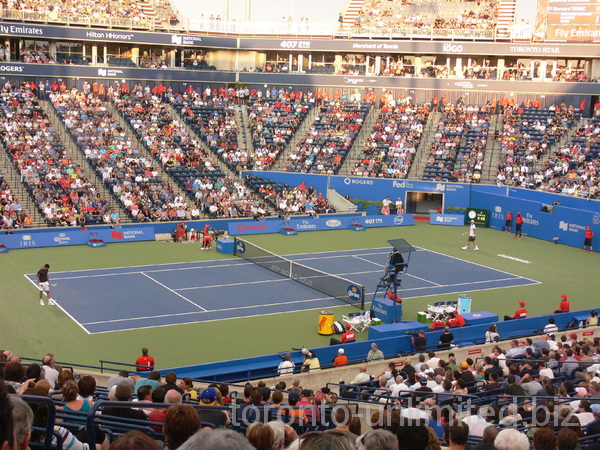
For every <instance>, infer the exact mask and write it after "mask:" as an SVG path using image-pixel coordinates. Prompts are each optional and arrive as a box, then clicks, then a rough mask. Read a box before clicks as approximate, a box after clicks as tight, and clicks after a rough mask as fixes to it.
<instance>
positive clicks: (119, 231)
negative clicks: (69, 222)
mask: <svg viewBox="0 0 600 450" xmlns="http://www.w3.org/2000/svg"><path fill="white" fill-rule="evenodd" d="M92 233H93V234H94V238H95V239H102V240H103V241H104V242H107V243H111V242H134V241H153V240H154V239H155V237H154V227H144V228H114V229H101V230H94V231H91V232H90V230H87V231H82V230H79V229H76V230H73V229H57V230H56V231H42V232H31V233H28V232H24V233H21V232H19V233H15V234H9V235H2V236H0V244H3V245H5V246H6V247H8V248H10V249H17V248H33V247H62V246H65V245H84V244H87V243H88V241H89V240H90V236H91V234H92Z"/></svg>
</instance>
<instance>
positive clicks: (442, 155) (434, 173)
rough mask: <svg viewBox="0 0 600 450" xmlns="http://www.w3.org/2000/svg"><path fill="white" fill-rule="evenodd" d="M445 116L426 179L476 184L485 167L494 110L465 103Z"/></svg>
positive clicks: (427, 169) (439, 127)
mask: <svg viewBox="0 0 600 450" xmlns="http://www.w3.org/2000/svg"><path fill="white" fill-rule="evenodd" d="M443 114H444V116H443V117H442V119H441V120H440V123H439V125H438V128H437V131H436V134H435V137H434V142H433V143H432V144H431V150H430V154H429V158H428V160H427V165H426V167H425V173H424V175H423V180H430V181H460V182H467V183H470V182H473V181H475V180H476V177H475V175H476V174H477V173H481V170H482V167H483V159H484V156H485V148H486V143H487V135H488V132H489V127H490V115H491V110H490V109H489V108H488V107H487V106H485V107H481V108H479V107H478V106H474V105H469V106H467V105H466V104H464V103H462V104H460V105H459V104H457V105H456V106H454V105H450V106H447V107H446V109H445V110H444V111H443Z"/></svg>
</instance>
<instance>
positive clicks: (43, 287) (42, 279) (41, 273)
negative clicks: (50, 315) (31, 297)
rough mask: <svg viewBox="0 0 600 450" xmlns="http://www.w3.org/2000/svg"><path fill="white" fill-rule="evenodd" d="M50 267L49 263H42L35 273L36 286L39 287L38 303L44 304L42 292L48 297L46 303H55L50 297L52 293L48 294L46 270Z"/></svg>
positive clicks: (48, 286)
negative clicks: (42, 265)
mask: <svg viewBox="0 0 600 450" xmlns="http://www.w3.org/2000/svg"><path fill="white" fill-rule="evenodd" d="M49 269H50V264H44V267H42V268H41V269H40V270H38V273H37V280H38V286H39V289H40V305H42V306H44V293H46V296H47V297H48V305H50V306H53V305H56V302H55V301H54V300H53V299H52V295H51V294H50V278H49V277H48V270H49Z"/></svg>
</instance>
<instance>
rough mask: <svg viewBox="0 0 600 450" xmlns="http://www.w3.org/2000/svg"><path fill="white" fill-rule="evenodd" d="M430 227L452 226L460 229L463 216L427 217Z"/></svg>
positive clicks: (439, 215) (443, 215)
mask: <svg viewBox="0 0 600 450" xmlns="http://www.w3.org/2000/svg"><path fill="white" fill-rule="evenodd" d="M429 223H430V224H431V225H453V226H458V227H462V226H463V225H464V224H465V216H464V214H431V215H430V216H429Z"/></svg>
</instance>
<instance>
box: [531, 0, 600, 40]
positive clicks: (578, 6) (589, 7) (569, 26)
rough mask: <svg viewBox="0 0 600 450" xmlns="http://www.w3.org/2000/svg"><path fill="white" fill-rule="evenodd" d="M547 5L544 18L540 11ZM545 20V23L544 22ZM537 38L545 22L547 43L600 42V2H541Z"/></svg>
mask: <svg viewBox="0 0 600 450" xmlns="http://www.w3.org/2000/svg"><path fill="white" fill-rule="evenodd" d="M543 3H544V4H545V3H547V9H546V11H545V12H544V13H543V16H545V17H542V16H541V14H540V9H541V8H542V4H543ZM543 19H545V21H543ZM536 22H537V23H536V25H537V26H536V36H539V34H538V32H540V34H542V33H541V31H542V29H541V28H542V26H543V25H542V23H543V22H545V28H546V30H545V35H546V40H547V41H563V42H598V41H600V0H540V2H539V4H538V18H537V20H536Z"/></svg>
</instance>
